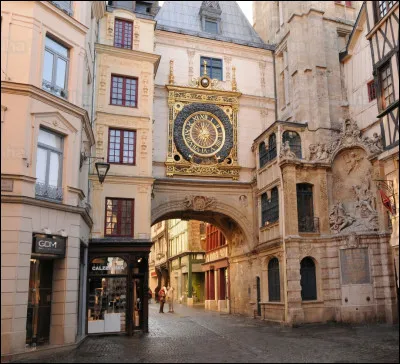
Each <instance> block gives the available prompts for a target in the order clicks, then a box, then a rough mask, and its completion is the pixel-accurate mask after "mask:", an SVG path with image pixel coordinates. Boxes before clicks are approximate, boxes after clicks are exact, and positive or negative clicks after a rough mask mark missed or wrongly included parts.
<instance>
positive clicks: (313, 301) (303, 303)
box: [301, 300, 324, 305]
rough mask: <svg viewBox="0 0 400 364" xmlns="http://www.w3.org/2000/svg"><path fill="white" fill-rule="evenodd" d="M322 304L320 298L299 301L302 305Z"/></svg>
mask: <svg viewBox="0 0 400 364" xmlns="http://www.w3.org/2000/svg"><path fill="white" fill-rule="evenodd" d="M321 303H322V304H323V303H324V301H321V300H310V301H301V304H302V305H312V304H321Z"/></svg>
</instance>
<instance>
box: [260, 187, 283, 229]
mask: <svg viewBox="0 0 400 364" xmlns="http://www.w3.org/2000/svg"><path fill="white" fill-rule="evenodd" d="M278 220H279V195H278V187H274V188H273V189H272V190H271V198H270V199H269V200H268V195H267V194H266V193H263V194H262V195H261V221H262V226H265V225H268V224H272V223H274V222H276V221H278Z"/></svg>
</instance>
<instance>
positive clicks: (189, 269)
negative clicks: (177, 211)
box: [168, 219, 204, 306]
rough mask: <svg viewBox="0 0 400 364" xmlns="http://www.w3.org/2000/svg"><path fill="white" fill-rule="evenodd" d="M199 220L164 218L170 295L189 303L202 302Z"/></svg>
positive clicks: (201, 256)
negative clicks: (172, 288) (171, 289)
mask: <svg viewBox="0 0 400 364" xmlns="http://www.w3.org/2000/svg"><path fill="white" fill-rule="evenodd" d="M200 225H201V222H200V221H195V220H191V221H183V220H180V219H171V220H168V264H169V267H170V285H171V286H172V287H174V295H175V296H174V299H175V300H176V301H178V302H181V303H184V304H187V305H189V306H192V305H193V304H196V303H204V274H203V272H202V270H201V264H202V263H203V262H204V249H203V248H202V247H201V240H200Z"/></svg>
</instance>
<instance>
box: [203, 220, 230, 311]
mask: <svg viewBox="0 0 400 364" xmlns="http://www.w3.org/2000/svg"><path fill="white" fill-rule="evenodd" d="M205 230H206V231H205V245H206V246H205V250H206V256H205V263H203V264H202V269H203V272H204V274H205V299H206V300H205V309H206V310H214V311H222V312H230V307H229V292H230V289H229V255H228V246H227V242H226V239H225V236H224V235H223V234H222V232H221V231H220V230H219V229H218V228H216V227H215V226H213V225H211V224H207V223H206V224H205Z"/></svg>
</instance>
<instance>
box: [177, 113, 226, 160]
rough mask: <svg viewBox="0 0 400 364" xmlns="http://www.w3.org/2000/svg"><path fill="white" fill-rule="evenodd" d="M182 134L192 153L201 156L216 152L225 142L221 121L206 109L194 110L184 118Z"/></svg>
mask: <svg viewBox="0 0 400 364" xmlns="http://www.w3.org/2000/svg"><path fill="white" fill-rule="evenodd" d="M182 136H183V140H184V141H185V144H186V146H187V147H188V148H189V149H190V150H191V151H192V152H193V153H194V154H197V155H199V156H203V157H207V156H213V155H215V154H216V153H218V152H219V151H220V150H221V148H222V147H223V145H224V142H225V130H224V127H223V124H222V122H221V121H220V120H219V119H218V118H217V117H216V116H215V115H213V114H211V113H209V112H206V111H199V112H196V113H194V114H192V115H190V116H189V117H188V118H187V119H186V120H185V122H184V123H183V129H182Z"/></svg>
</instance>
